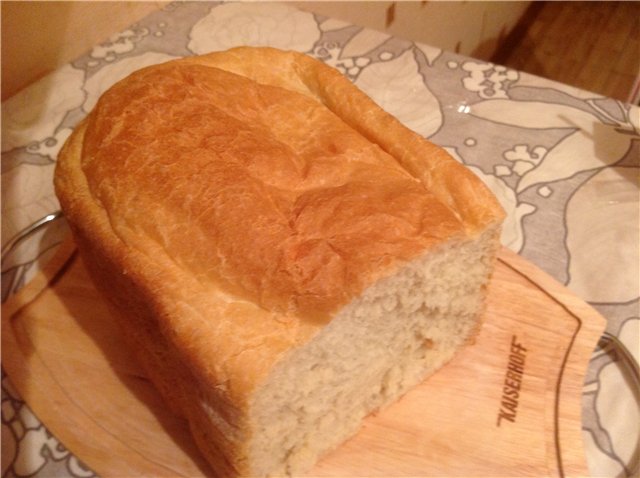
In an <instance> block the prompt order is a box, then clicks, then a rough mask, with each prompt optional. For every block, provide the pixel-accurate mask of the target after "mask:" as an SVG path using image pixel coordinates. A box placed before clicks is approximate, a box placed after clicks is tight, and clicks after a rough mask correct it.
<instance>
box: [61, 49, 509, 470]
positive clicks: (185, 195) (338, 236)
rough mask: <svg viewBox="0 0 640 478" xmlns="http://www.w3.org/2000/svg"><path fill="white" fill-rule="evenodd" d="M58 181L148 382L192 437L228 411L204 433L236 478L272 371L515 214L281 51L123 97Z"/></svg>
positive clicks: (440, 156) (120, 88) (239, 52)
mask: <svg viewBox="0 0 640 478" xmlns="http://www.w3.org/2000/svg"><path fill="white" fill-rule="evenodd" d="M55 183H56V191H57V194H58V197H59V199H60V202H61V204H62V207H63V209H64V211H65V214H66V216H67V218H68V220H69V223H70V224H71V226H72V228H73V230H74V235H75V237H76V240H77V241H78V243H79V246H80V249H81V250H82V251H83V256H84V258H85V261H86V262H87V263H88V265H89V267H90V269H91V270H92V271H93V275H94V277H95V278H96V281H97V283H98V285H99V288H101V289H102V290H103V292H104V293H105V295H106V296H107V297H109V298H110V300H111V301H112V302H113V305H114V307H116V308H117V309H119V310H120V311H121V313H120V314H117V315H118V320H119V321H120V323H121V325H122V326H123V328H124V330H125V331H127V333H130V334H131V335H132V336H133V340H134V342H137V343H139V344H141V345H140V348H141V353H142V355H143V356H144V357H143V362H146V363H147V365H146V368H147V370H148V373H149V374H150V375H151V376H152V378H153V379H154V381H155V382H156V383H158V384H159V388H160V389H161V390H162V391H163V393H164V395H165V396H166V397H167V399H168V400H170V401H171V402H172V403H173V404H174V405H175V407H176V408H177V409H180V410H181V411H182V413H183V414H184V415H185V416H187V418H189V420H190V421H191V422H192V423H195V422H202V418H203V417H202V413H203V412H202V409H201V408H200V407H199V406H198V404H197V403H196V404H194V403H193V401H194V397H193V396H192V395H193V394H194V393H196V394H200V393H204V394H205V395H206V400H209V401H211V403H214V404H216V405H215V407H216V408H215V413H217V414H220V417H221V420H223V421H224V423H225V425H224V426H226V427H228V429H226V430H224V431H222V430H221V429H216V428H212V429H210V430H205V431H198V432H197V433H199V434H200V435H199V436H201V437H202V433H206V434H209V435H211V434H215V435H216V437H215V441H216V442H217V443H218V444H219V446H222V447H224V448H225V449H227V450H228V451H227V453H228V455H230V456H232V457H235V458H234V459H233V464H232V465H230V464H222V465H221V466H223V469H226V468H227V467H230V466H232V467H234V468H235V469H236V470H238V471H240V472H242V471H243V467H244V466H245V465H246V464H243V463H244V462H243V457H244V451H243V446H244V443H245V442H246V438H247V436H248V434H249V433H250V429H249V426H248V424H247V423H246V421H245V416H246V415H245V412H246V408H247V406H248V401H249V399H250V395H251V393H252V391H253V390H254V389H255V388H256V387H257V386H258V385H259V384H260V383H261V382H262V381H263V380H264V379H265V377H266V376H267V374H268V373H269V371H270V370H271V369H272V367H273V366H274V364H276V363H277V362H278V361H279V360H280V359H281V358H282V357H284V356H285V355H286V354H287V353H288V352H289V351H290V350H291V349H292V348H294V347H296V346H297V345H300V344H303V343H305V342H306V341H308V340H309V339H310V338H311V337H312V336H313V335H314V334H315V333H317V332H318V331H319V330H320V329H321V328H322V326H323V325H324V324H325V323H326V322H327V321H328V320H330V318H331V317H332V314H333V313H334V312H335V311H336V310H338V309H339V308H340V307H342V306H344V305H345V304H346V303H348V302H349V301H350V300H351V299H352V298H354V297H355V296H357V295H358V294H359V293H360V292H361V291H362V290H363V289H364V288H366V287H367V286H368V285H370V284H371V283H372V282H373V281H375V280H376V279H378V278H380V277H382V276H384V275H387V274H389V273H391V272H392V271H393V269H394V268H395V267H397V266H398V265H400V264H402V263H403V262H405V261H407V260H410V259H412V258H413V257H415V256H417V255H420V254H423V253H424V252H425V251H428V250H429V249H430V248H431V247H433V246H435V245H437V244H440V243H442V242H444V241H449V240H452V239H455V238H463V237H465V236H474V235H476V234H478V233H480V232H482V231H483V230H485V229H486V228H487V227H490V226H491V225H496V224H497V223H499V222H500V221H501V220H502V218H503V212H502V210H501V209H500V207H499V206H498V204H497V202H496V201H495V198H494V197H493V196H492V195H491V193H489V192H488V190H487V189H486V188H485V186H484V185H482V183H481V182H480V181H479V180H478V179H477V178H475V176H473V174H472V173H470V172H469V171H468V170H467V169H466V168H464V167H463V166H461V165H459V164H458V163H457V162H456V161H455V160H454V159H453V158H451V157H450V156H449V155H448V154H447V153H446V152H444V150H442V149H440V148H438V147H437V146H435V145H433V144H431V143H429V142H427V141H425V140H424V139H422V138H420V137H419V136H418V135H416V134H414V133H412V132H411V131H409V130H408V129H406V128H404V127H403V126H402V125H401V124H400V123H399V122H398V121H397V120H396V119H395V118H393V117H392V116H390V115H388V114H387V113H385V112H384V111H382V110H381V109H380V108H379V107H377V106H376V105H375V104H374V103H373V102H372V101H371V100H370V99H369V98H367V97H366V96H365V95H364V94H363V93H361V92H360V91H359V90H357V89H356V88H355V87H354V86H353V85H352V84H351V83H350V82H349V81H348V80H346V79H345V78H344V77H342V76H341V75H340V74H339V73H338V72H336V71H335V70H333V69H331V68H329V67H327V66H325V65H324V64H322V63H320V62H318V61H316V60H313V59H311V58H309V57H306V56H304V55H301V54H297V53H290V52H281V51H277V50H273V49H268V48H239V49H234V50H231V51H229V52H223V53H214V54H211V55H206V56H202V57H194V58H187V59H184V60H178V61H174V62H170V63H167V64H164V65H159V66H154V67H150V68H146V69H144V70H141V71H139V72H136V73H134V74H133V75H131V76H130V77H128V78H126V79H125V80H123V81H122V82H120V83H118V84H117V85H115V86H114V87H113V88H112V89H111V90H109V91H108V92H107V93H106V94H105V95H104V96H103V97H102V99H101V100H100V101H99V102H98V105H97V106H96V109H95V110H94V111H93V112H92V113H91V115H90V116H89V117H88V118H87V120H85V121H84V122H83V123H82V124H81V125H80V126H79V127H78V128H76V130H75V131H74V133H73V135H72V136H71V138H70V139H69V141H68V142H67V144H66V145H65V147H64V148H63V150H62V152H61V154H60V156H59V161H58V165H57V168H56V177H55ZM151 329H153V330H151ZM154 337H155V338H154ZM144 344H147V345H146V346H145V345H144ZM159 350H164V351H165V352H163V353H166V354H167V356H168V357H170V359H168V360H167V361H165V362H164V365H163V366H161V367H157V366H154V365H153V364H154V363H156V362H158V360H159V361H160V362H161V363H162V360H160V359H158V353H159V352H158V351H159ZM168 363H174V367H173V369H170V367H169V366H168V365H167V364H168ZM165 369H167V370H165ZM176 375H181V379H180V380H179V381H180V382H181V383H180V384H179V387H176V385H175V383H172V382H171V377H174V376H176ZM174 387H176V388H179V389H181V390H184V392H182V393H181V392H176V391H175V390H174ZM185 393H188V394H191V395H190V396H185V395H184V394H185ZM194 433H196V432H195V431H194ZM200 441H201V445H202V446H205V444H204V441H205V440H204V439H203V438H200ZM210 459H212V458H211V457H210Z"/></svg>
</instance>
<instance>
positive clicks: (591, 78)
mask: <svg viewBox="0 0 640 478" xmlns="http://www.w3.org/2000/svg"><path fill="white" fill-rule="evenodd" d="M503 45H504V46H503V47H502V48H501V49H500V50H499V51H498V52H497V53H496V55H495V57H494V58H493V61H494V62H496V63H499V64H502V65H506V66H509V67H512V68H515V69H518V70H521V71H526V72H528V73H533V74H535V75H539V76H544V77H546V78H550V79H552V80H557V81H560V82H562V83H567V84H570V85H574V86H577V87H579V88H582V89H584V90H588V91H592V92H595V93H600V94H602V95H605V96H609V97H612V98H615V99H619V100H622V101H628V100H629V99H630V95H631V92H632V89H633V87H634V82H635V81H636V78H638V75H639V74H640V2H637V1H623V2H614V1H605V2H597V1H596V2H572V1H569V2H564V1H562V2H553V1H552V2H534V3H533V4H532V5H531V7H530V8H529V10H528V11H527V14H526V15H525V17H524V18H523V21H522V22H521V24H520V25H519V26H518V27H516V29H515V30H514V32H512V34H511V35H510V36H509V37H508V38H507V39H506V40H505V42H503ZM633 101H634V102H635V103H637V102H638V98H637V97H635V98H634V99H633Z"/></svg>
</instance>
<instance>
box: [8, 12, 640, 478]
mask: <svg viewBox="0 0 640 478" xmlns="http://www.w3.org/2000/svg"><path fill="white" fill-rule="evenodd" d="M238 45H269V46H274V47H278V48H283V49H293V50H298V51H301V52H305V53H307V54H309V55H311V56H314V57H316V58H319V59H321V60H322V61H324V62H326V63H327V64H329V65H331V66H333V67H335V68H337V69H338V70H340V71H341V72H342V73H344V75H346V76H347V77H348V78H349V79H350V80H352V81H353V82H354V83H355V84H356V85H357V86H358V87H360V88H361V89H362V90H364V91H365V92H366V93H368V94H369V95H370V96H371V97H372V98H373V99H374V100H375V101H377V102H378V103H379V104H380V105H381V106H382V107H383V108H384V109H386V110H387V111H389V112H390V113H392V114H394V115H395V116H397V117H398V118H399V119H400V120H401V121H402V122H404V123H405V124H406V125H407V126H408V127H409V128H411V129H413V130H415V131H417V132H418V133H419V134H421V135H423V136H424V137H427V138H430V139H431V140H432V141H433V142H435V143H437V144H440V145H442V146H444V147H445V148H447V150H448V151H449V152H450V153H451V154H452V155H453V156H454V157H455V158H457V159H458V160H459V161H461V162H463V163H465V164H466V165H468V166H469V168H471V169H472V170H473V171H474V172H475V173H476V174H477V175H478V176H479V177H480V178H482V180H483V181H485V182H486V183H487V184H488V185H489V187H490V188H491V189H492V190H493V191H494V192H495V193H496V195H497V196H498V198H499V199H500V201H501V203H502V204H503V206H504V207H505V209H506V210H507V212H508V217H507V220H506V224H505V228H504V234H503V236H502V241H503V244H504V245H505V246H507V247H509V248H511V249H513V250H514V251H516V252H518V253H519V254H521V255H522V256H523V257H525V258H526V259H528V260H530V261H532V262H533V263H535V264H537V265H538V266H539V267H540V268H542V269H543V270H545V271H546V272H548V273H549V274H551V275H552V276H553V277H555V278H556V279H557V280H558V281H559V282H561V283H563V284H565V285H566V286H568V287H569V289H571V290H572V291H573V292H574V293H575V294H577V295H578V296H580V297H581V298H583V299H584V300H586V301H588V302H589V303H590V304H592V305H593V306H594V307H595V308H596V309H597V310H599V311H600V313H601V314H602V315H604V316H605V317H606V318H607V320H608V326H607V331H608V332H609V333H611V334H613V335H615V336H617V337H619V338H620V339H621V340H622V341H623V342H624V343H625V344H626V346H627V347H628V349H629V350H631V351H632V352H633V353H634V354H635V357H636V360H638V349H639V346H638V336H639V327H638V326H639V324H640V313H639V290H640V286H639V277H640V272H639V257H638V256H639V244H640V241H639V237H638V236H639V231H640V227H639V196H638V168H639V166H640V165H639V158H640V120H639V109H638V108H637V107H636V106H630V105H625V104H622V103H620V102H618V101H614V100H612V99H609V98H605V97H602V96H599V95H597V94H593V93H589V92H586V91H581V90H578V89H575V88H572V87H569V86H567V85H564V84H559V83H555V82H552V81H549V80H546V79H543V78H539V77H534V76H531V75H528V74H525V73H521V72H518V71H515V70H510V69H508V68H505V67H503V66H499V65H494V64H491V63H487V62H484V61H479V60H475V59H472V58H466V57H462V56H459V55H455V54H452V53H449V52H446V51H442V50H440V49H438V48H434V47H431V46H428V45H423V44H419V43H415V42H411V41H406V40H403V39H400V38H394V37H391V36H389V35H386V34H383V33H379V32H375V31H371V30H367V29H362V28H360V27H357V26H353V25H350V24H347V23H345V22H342V21H338V20H335V19H331V18H326V17H322V16H318V15H313V14H311V13H306V12H302V11H299V10H296V9H294V8H292V7H291V6H289V5H283V4H267V3H235V4H233V3H226V4H218V3H208V2H195V3H175V4H170V5H169V6H167V7H166V8H165V9H164V10H162V11H158V12H157V13H153V14H151V15H149V16H148V17H146V18H145V19H144V20H142V21H140V22H139V23H137V24H135V25H132V26H131V27H130V28H129V29H127V30H125V31H122V32H120V33H117V34H116V35H114V36H113V37H112V38H111V39H110V40H109V41H108V42H107V43H104V44H102V45H98V46H95V47H94V48H93V49H92V50H91V51H90V52H88V53H87V54H86V55H84V56H82V57H81V58H79V59H77V60H76V61H74V62H73V63H71V64H68V65H65V66H64V67H62V68H60V69H59V70H57V71H55V72H54V73H52V74H50V75H49V76H47V77H45V78H43V79H42V80H40V81H38V82H37V83H35V84H33V85H32V86H30V87H29V88H27V89H26V90H23V91H22V92H20V93H19V94H17V95H16V96H14V97H12V98H11V99H9V100H8V101H6V102H5V103H3V105H2V241H3V247H5V249H6V246H7V245H8V244H9V242H10V240H11V238H13V237H15V236H16V235H17V234H18V233H19V232H20V231H23V230H24V229H25V228H27V227H28V226H29V225H30V224H32V223H34V222H36V221H37V220H38V219H40V218H42V217H43V216H45V215H47V214H49V213H51V212H54V211H56V210H57V209H58V203H57V201H56V198H55V196H54V194H53V189H52V175H53V169H54V165H55V160H56V155H57V153H58V151H59V149H60V147H61V145H62V144H63V142H64V141H65V139H66V138H67V137H68V136H69V134H70V132H71V129H72V128H73V126H74V125H75V124H76V123H77V122H78V121H79V120H80V119H81V118H82V117H84V116H85V115H86V114H87V113H88V112H89V111H90V110H91V108H92V107H93V106H94V105H95V103H96V100H97V99H98V97H99V96H100V94H101V93H102V92H104V91H105V90H106V89H107V88H108V87H109V86H110V85H112V84H113V83H114V82H116V81H117V80H119V79H121V78H123V77H124V76H126V75H127V74H128V73H130V72H132V71H133V70H135V69H138V68H141V67H143V66H147V65H151V64H155V63H159V62H164V61H166V60H170V59H173V58H176V57H181V56H186V55H194V54H200V53H205V52H209V51H212V50H223V49H227V48H230V47H234V46H238ZM65 233H66V228H65V226H64V224H61V221H56V222H55V223H54V225H52V226H50V227H48V228H45V229H44V230H41V231H40V233H39V234H37V235H34V236H37V237H36V238H35V239H34V238H33V237H34V236H32V237H31V238H30V239H29V240H27V241H25V242H24V243H21V244H20V247H18V248H15V249H13V250H12V251H11V252H10V253H9V254H8V255H6V257H5V256H3V263H2V295H3V300H4V299H5V298H6V297H7V296H8V295H9V294H11V293H13V292H14V291H15V290H17V289H18V288H19V287H20V286H21V285H22V284H24V283H25V282H26V281H28V280H29V278H30V277H32V276H33V274H34V273H35V272H36V271H37V270H38V269H39V267H40V265H41V264H43V263H44V262H46V260H47V258H49V257H50V256H51V251H52V250H54V249H55V247H56V245H57V243H58V242H59V241H60V240H61V238H62V237H63V236H64V234H65ZM638 413H639V412H638V407H637V404H636V402H635V401H634V393H633V390H632V389H631V388H630V386H629V385H628V384H627V381H626V380H625V379H624V374H623V372H622V368H621V367H620V361H619V360H616V359H615V356H614V357H612V355H611V354H607V353H605V352H604V351H603V350H601V349H599V348H596V350H595V351H594V354H593V358H592V361H591V364H590V367H589V370H588V373H587V376H586V381H585V385H584V390H583V429H584V440H585V444H586V449H587V457H588V464H589V467H590V471H591V473H592V475H594V476H630V474H631V471H632V470H631V467H632V466H633V463H637V461H638V423H639V422H640V420H639V416H638ZM34 474H35V476H37V477H45V476H46V477H64V476H77V477H91V476H95V475H94V473H93V472H92V471H91V470H89V469H88V468H87V467H86V466H84V465H83V464H82V463H81V462H80V461H79V460H78V459H77V458H76V457H74V456H73V455H72V454H70V453H69V452H68V451H67V450H66V449H65V448H64V446H63V445H62V444H61V443H60V442H58V440H57V439H56V438H55V437H54V436H52V435H51V434H50V433H49V432H48V431H47V430H46V428H45V427H44V426H43V425H42V424H41V423H40V422H39V420H38V418H37V417H36V416H34V415H33V413H32V412H31V411H30V410H29V407H28V406H27V405H26V404H25V403H24V402H23V401H21V399H20V397H19V396H18V394H17V393H16V392H15V390H13V389H12V386H11V383H10V379H9V378H8V377H7V376H6V375H5V374H4V373H3V376H2V476H6V477H14V476H16V477H22V476H34Z"/></svg>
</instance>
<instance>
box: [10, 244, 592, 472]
mask: <svg viewBox="0 0 640 478" xmlns="http://www.w3.org/2000/svg"><path fill="white" fill-rule="evenodd" d="M604 326H605V321H604V319H603V318H602V317H601V316H600V315H599V314H598V313H597V312H595V311H594V310H593V309H592V308H591V307H589V306H588V305H587V304H585V303H584V302H583V301H581V300H580V299H578V298H576V297H575V296H574V295H572V294H571V293H570V292H569V291H568V290H567V289H565V288H564V287H563V286H561V285H559V284H558V283H557V282H555V281H554V280H553V279H552V278H550V277H549V276H547V275H546V274H544V273H543V272H542V271H540V270H539V269H537V268H536V267H535V266H533V265H531V264H530V263H528V262H527V261H525V260H524V259H522V258H520V257H519V256H517V255H515V254H513V253H511V252H509V251H507V250H502V251H501V253H500V256H499V263H498V267H497V270H496V273H495V275H494V278H493V280H492V283H491V286H490V290H489V304H488V309H487V312H486V316H485V321H484V325H483V327H482V330H481V333H480V335H479V337H478V339H477V341H476V343H475V344H474V345H472V346H470V347H468V348H466V349H465V350H464V351H462V352H461V353H460V354H459V355H458V356H457V357H456V358H455V359H454V360H453V361H452V362H451V363H450V364H449V365H447V366H446V367H445V368H443V369H442V370H440V371H439V372H437V373H436V374H435V375H434V376H432V377H431V378H430V379H428V380H427V381H426V382H424V383H423V384H421V385H419V386H418V387H416V388H415V389H414V390H412V391H411V392H409V393H408V394H407V395H405V396H404V397H403V398H402V399H401V400H400V401H398V402H397V403H395V404H393V405H391V406H390V407H388V408H387V409H385V410H383V411H381V412H379V413H378V414H377V415H375V416H371V417H369V418H368V419H367V420H366V421H365V423H364V425H363V427H362V429H361V431H360V433H359V434H358V435H357V436H356V437H354V438H352V439H351V440H349V441H347V442H346V443H345V444H343V445H342V446H341V447H340V448H339V449H337V450H336V451H334V452H333V453H331V454H330V455H328V456H327V457H325V458H324V459H323V460H321V462H320V463H319V464H318V465H317V466H316V467H315V468H314V469H313V470H312V472H311V473H309V475H308V476H318V477H320V476H323V477H324V476H340V477H364V476H367V477H373V476H386V477H391V476H393V477H396V476H413V477H423V476H425V477H426V476H467V477H469V476H473V477H481V476H486V477H489V476H491V477H498V476H505V477H506V476H509V477H514V476H535V477H541V476H558V477H563V476H587V475H588V472H587V468H586V464H585V457H584V451H583V445H582V437H581V431H580V430H581V421H580V410H581V405H580V402H581V390H582V384H583V377H584V373H585V370H586V366H587V364H588V361H589V358H590V356H591V353H592V350H593V348H594V346H595V344H596V342H597V340H598V338H599V337H600V335H601V333H602V332H603V330H604ZM2 346H3V347H2V361H3V365H4V367H5V370H6V371H7V373H8V375H9V377H10V379H11V381H12V383H13V385H14V386H15V387H16V388H17V390H18V391H19V392H20V393H21V394H22V396H23V398H24V399H25V401H26V402H27V403H28V404H29V405H30V406H31V408H32V409H33V411H34V412H35V413H36V415H37V416H38V417H39V418H40V419H41V420H42V421H43V422H44V423H45V424H46V425H47V427H48V428H49V429H50V430H51V431H52V432H53V433H54V434H55V435H56V436H57V437H58V438H59V439H60V440H61V441H62V442H63V443H64V444H65V445H66V446H67V447H68V448H69V449H70V450H71V451H72V452H73V453H75V454H76V455H77V456H78V457H79V458H80V459H81V460H83V461H84V462H85V463H86V464H87V465H89V466H90V467H91V468H93V469H94V470H95V471H96V472H97V473H98V474H99V475H101V476H103V477H118V478H120V477H124V476H126V477H134V476H154V477H169V476H171V477H178V476H184V477H187V476H188V477H196V476H202V475H207V474H209V475H210V474H211V470H210V469H209V468H208V467H207V465H206V464H205V462H204V461H203V459H202V458H200V456H199V454H198V452H197V450H196V448H195V446H194V444H193V443H192V441H191V438H190V436H189V433H188V431H187V427H186V424H185V423H184V422H183V421H182V420H181V419H180V418H178V417H176V416H174V415H172V414H171V413H170V412H169V411H168V409H167V408H165V406H164V405H163V403H162V402H161V401H160V399H159V397H158V395H157V394H156V392H155V390H154V388H153V387H152V386H151V384H150V383H149V382H148V381H147V380H146V379H145V377H144V375H143V373H142V372H141V370H140V368H139V367H138V366H137V365H136V363H135V361H134V360H133V359H132V357H131V355H130V354H129V353H128V352H127V350H125V349H124V348H123V347H122V343H121V341H120V339H119V338H118V334H117V332H116V330H114V327H113V325H112V323H111V321H110V320H109V314H108V312H107V309H106V306H105V305H104V304H103V302H102V300H101V299H100V298H99V297H98V296H97V294H96V292H95V290H94V288H93V286H92V284H91V282H90V280H89V277H88V276H87V273H86V271H85V269H84V267H83V265H82V263H81V261H80V260H79V259H78V258H77V256H76V254H75V253H74V246H73V244H72V243H70V242H69V243H67V244H65V245H64V246H63V247H62V248H61V250H60V252H59V254H58V255H57V256H56V258H55V259H54V260H53V261H52V262H51V263H50V264H49V265H48V267H47V268H46V269H45V270H44V271H43V272H42V273H41V274H40V275H38V276H37V277H36V279H35V280H33V281H32V282H31V283H30V284H29V285H28V286H27V287H25V288H24V289H23V290H22V291H21V292H20V293H19V294H17V295H16V296H14V297H13V298H12V299H11V300H10V301H9V302H7V303H6V304H5V306H4V307H3V317H2Z"/></svg>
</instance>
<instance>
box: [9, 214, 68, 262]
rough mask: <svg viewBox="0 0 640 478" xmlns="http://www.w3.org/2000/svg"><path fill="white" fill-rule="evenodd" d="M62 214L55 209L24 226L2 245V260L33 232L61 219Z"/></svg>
mask: <svg viewBox="0 0 640 478" xmlns="http://www.w3.org/2000/svg"><path fill="white" fill-rule="evenodd" d="M62 216H63V214H62V211H55V212H52V213H51V214H47V215H46V216H44V217H43V218H40V219H38V220H37V221H36V222H34V223H33V224H31V225H30V226H28V227H26V228H24V229H23V230H22V231H20V232H19V233H18V234H16V235H15V236H13V237H12V238H11V240H10V241H9V242H7V244H6V245H5V246H3V247H2V262H4V260H5V259H6V258H7V256H8V255H9V254H11V253H12V252H13V250H14V249H15V248H16V247H17V246H18V244H20V243H21V242H22V241H23V240H25V239H26V238H27V237H29V236H30V235H31V234H33V233H34V232H36V231H38V230H39V229H41V228H42V227H44V226H46V225H47V224H49V223H50V222H52V221H55V220H56V219H60V218H61V217H62Z"/></svg>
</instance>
